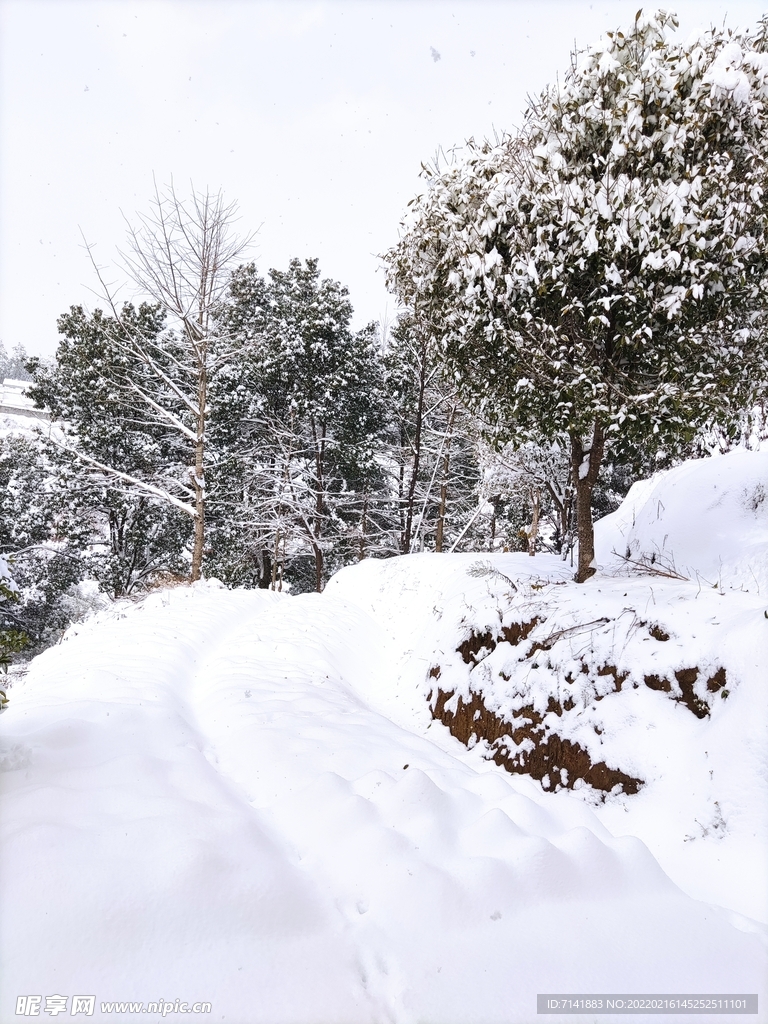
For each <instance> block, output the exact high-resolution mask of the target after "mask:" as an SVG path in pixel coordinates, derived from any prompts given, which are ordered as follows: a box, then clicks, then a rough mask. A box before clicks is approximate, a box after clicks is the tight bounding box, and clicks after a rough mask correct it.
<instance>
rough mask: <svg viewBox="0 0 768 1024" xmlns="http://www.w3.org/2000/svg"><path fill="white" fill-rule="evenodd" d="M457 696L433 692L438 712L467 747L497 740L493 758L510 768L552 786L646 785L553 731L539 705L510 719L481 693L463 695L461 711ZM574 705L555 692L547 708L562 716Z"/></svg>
mask: <svg viewBox="0 0 768 1024" xmlns="http://www.w3.org/2000/svg"><path fill="white" fill-rule="evenodd" d="M454 696H455V693H454V692H446V691H445V690H440V689H438V690H437V691H433V693H432V694H431V695H430V704H431V707H432V717H433V718H436V719H437V720H438V721H440V722H442V723H443V724H444V725H446V726H447V727H448V729H449V730H450V732H451V733H452V735H454V736H455V737H456V738H457V739H458V740H460V741H461V742H462V743H464V744H465V745H467V746H468V745H469V743H470V741H471V739H472V737H474V738H475V740H480V739H484V740H487V741H488V743H489V744H490V745H491V749H492V755H491V756H492V759H493V760H494V761H495V762H496V764H498V765H500V766H501V767H502V768H505V769H506V770H507V771H508V772H511V773H513V774H516V775H530V776H532V777H533V778H534V779H538V780H539V781H540V782H542V784H543V785H544V786H545V788H552V789H555V788H559V787H563V788H565V789H573V787H574V784H575V782H576V780H577V779H582V780H583V781H584V782H586V783H587V784H588V785H590V786H592V787H593V788H594V789H598V790H602V791H603V792H606V793H607V792H610V791H611V790H612V789H614V787H615V786H620V787H621V790H622V792H624V793H630V794H631V793H637V792H638V790H639V789H640V787H641V786H642V785H643V781H642V779H635V778H633V777H632V776H631V775H627V774H625V773H624V772H622V771H619V770H618V769H617V768H609V766H608V765H607V764H606V763H605V761H598V762H597V763H594V762H593V761H592V758H591V757H590V755H589V753H588V752H587V751H586V750H585V749H584V748H583V747H581V746H579V744H578V743H573V742H571V741H570V740H567V739H562V738H561V737H560V736H558V735H557V734H556V733H552V732H547V730H546V729H545V727H544V724H543V716H542V715H540V714H539V713H538V712H537V711H535V710H534V708H533V707H524V708H520V709H519V710H518V711H514V712H513V713H512V719H513V720H512V721H508V720H507V719H505V718H502V717H501V716H499V715H497V714H495V713H494V712H493V711H489V710H488V708H487V707H486V706H485V704H484V702H483V699H482V697H481V696H480V694H478V693H471V694H470V699H469V701H464V700H463V698H462V697H461V696H459V697H458V699H457V700H456V702H455V710H451V709H449V708H447V707H446V704H447V703H448V702H449V701H450V700H451V698H452V697H454ZM573 706H574V705H573V703H571V702H570V701H569V700H566V701H565V704H564V705H561V704H560V702H559V701H557V700H555V699H554V697H550V699H549V706H548V707H547V711H551V712H554V713H555V714H556V715H558V717H559V716H562V714H563V712H564V711H569V710H571V708H573ZM524 740H529V741H530V743H529V744H526V747H527V749H523V750H514V749H513V744H514V746H519V745H520V744H521V743H523V741H524ZM530 744H533V746H532V747H531V746H530Z"/></svg>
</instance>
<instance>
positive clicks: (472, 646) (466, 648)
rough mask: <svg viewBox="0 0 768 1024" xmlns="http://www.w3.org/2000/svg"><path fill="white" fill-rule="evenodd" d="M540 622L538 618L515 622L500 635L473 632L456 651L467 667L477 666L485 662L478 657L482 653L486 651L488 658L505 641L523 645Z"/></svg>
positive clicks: (488, 632) (489, 631)
mask: <svg viewBox="0 0 768 1024" xmlns="http://www.w3.org/2000/svg"><path fill="white" fill-rule="evenodd" d="M540 621H541V620H540V619H538V618H533V619H531V620H530V621H529V622H513V623H511V625H509V626H505V627H504V628H503V629H502V631H501V633H499V634H494V633H493V632H491V630H488V631H487V632H486V633H475V632H472V633H470V634H469V636H468V637H467V639H466V640H464V641H463V642H462V643H460V644H459V646H458V647H457V648H456V650H457V652H458V653H459V654H460V655H461V658H462V661H463V662H464V664H465V665H477V663H478V662H479V661H482V660H483V659H482V658H480V657H478V655H479V654H480V653H481V651H485V652H486V656H487V655H488V654H490V653H491V652H492V651H494V650H495V649H496V646H497V644H500V643H502V642H503V641H506V642H507V643H508V644H513V645H515V646H516V645H517V644H519V643H522V641H523V640H525V639H526V637H527V636H528V634H529V633H530V632H531V631H532V630H533V629H535V628H536V626H538V624H539V622H540Z"/></svg>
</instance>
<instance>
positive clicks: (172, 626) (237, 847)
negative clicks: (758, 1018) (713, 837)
mask: <svg viewBox="0 0 768 1024" xmlns="http://www.w3.org/2000/svg"><path fill="white" fill-rule="evenodd" d="M390 670H391V669H390V662H389V654H388V650H387V646H386V639H385V636H384V634H383V632H382V631H380V629H379V626H378V625H377V623H376V622H375V621H374V619H373V618H372V617H371V616H369V615H367V614H366V613H365V612H364V611H362V610H361V609H360V608H359V607H356V606H353V605H351V604H349V603H346V602H345V601H344V600H342V599H341V598H340V597H334V596H333V593H328V594H325V595H322V596H315V595H307V596H304V597H299V598H288V597H280V596H278V595H274V594H269V593H263V592H253V591H250V592H248V591H234V592H231V591H226V590H224V589H221V588H218V587H216V586H215V585H213V584H207V585H199V586H196V587H194V588H179V589H177V590H174V591H167V592H163V593H160V594H157V595H154V596H153V597H151V598H150V599H148V600H147V601H145V602H144V603H143V604H141V605H139V606H136V607H134V608H131V609H129V610H128V611H127V613H126V614H125V616H124V617H123V618H122V619H119V620H113V621H101V622H98V623H93V624H89V625H87V626H85V627H83V628H82V629H81V630H80V633H79V635H77V636H72V637H70V638H69V639H68V640H67V641H66V642H65V643H64V644H62V645H60V646H59V647H57V648H56V649H54V650H52V651H50V652H47V653H46V654H45V655H44V656H43V657H41V658H40V659H38V660H37V662H36V663H35V666H34V668H33V670H32V672H31V673H30V676H29V677H28V680H27V682H26V684H25V685H23V686H19V687H16V688H14V691H13V701H12V706H11V708H10V709H9V711H8V712H6V713H5V714H4V715H3V717H2V720H0V740H1V741H2V748H1V749H0V756H1V757H2V768H3V769H4V771H3V775H2V780H3V794H4V812H3V816H2V827H3V833H2V868H3V871H2V891H0V899H1V900H2V906H3V912H2V917H1V918H0V927H1V928H2V936H1V941H2V948H1V949H0V963H2V978H0V982H1V984H0V992H1V993H2V995H1V996H0V1020H3V1021H5V1020H9V1019H11V1018H12V1016H13V1010H14V1004H15V1000H16V996H17V995H20V994H39V995H42V996H46V995H49V994H53V993H58V994H66V995H72V994H74V993H88V994H91V993H93V994H95V995H96V1012H95V1015H94V1019H104V1020H115V1019H116V1017H115V1015H114V1014H106V1015H103V1016H100V1013H99V1003H100V1002H102V1001H106V1000H137V1001H143V1002H145V1003H147V1002H149V1001H151V1000H159V999H164V1000H170V1001H173V1000H175V999H177V998H180V999H184V1000H188V1001H189V1002H190V1003H191V1002H193V1001H194V1000H209V1001H211V1002H212V1003H213V1010H212V1014H211V1016H210V1017H209V1018H208V1019H213V1020H217V1021H218V1020H222V1021H227V1022H231V1024H257V1022H262V1021H263V1022H265V1024H282V1022H297V1024H298V1022H307V1024H324V1022H328V1024H331V1022H332V1024H342V1022H346V1021H348V1022H350V1024H362V1022H366V1021H377V1022H379V1021H380V1022H387V1021H396V1022H401V1024H407V1022H416V1021H420V1022H427V1021H430V1022H435V1024H442V1022H445V1024H449V1022H452V1024H463V1022H470V1021H473V1022H475V1021H476V1022H478V1024H481V1022H482V1024H492V1022H495V1021H498V1022H513V1021H514V1022H517V1021H519V1022H524V1021H529V1020H531V1019H533V1015H534V1014H535V1012H536V994H537V993H538V992H542V993H543V992H566V991H576V992H651V991H654V992H697V991H699V992H713V991H717V992H754V991H756V990H758V991H760V993H761V997H764V995H765V988H764V985H762V984H761V985H758V984H757V982H758V980H759V979H764V978H765V968H766V960H765V948H764V943H763V942H762V941H761V932H760V930H759V929H757V928H756V929H752V928H751V927H750V925H749V923H748V922H745V921H744V920H743V919H739V918H737V917H736V915H733V914H730V913H728V912H726V911H723V910H719V909H716V908H712V907H708V906H707V905H705V904H702V903H697V902H695V901H693V900H691V899H689V898H688V897H686V896H685V895H683V893H681V892H680V890H678V889H677V888H676V887H675V886H673V885H672V883H671V882H670V881H669V880H668V879H667V877H666V876H665V875H664V874H663V873H662V872H661V870H660V868H659V867H658V865H657V863H656V861H655V860H654V859H653V857H652V856H651V855H650V853H649V852H648V850H647V849H646V848H645V847H644V846H643V845H642V844H641V843H640V842H639V841H638V840H636V839H633V838H628V837H624V838H613V837H612V836H611V835H610V834H609V833H608V832H607V831H606V830H605V829H604V828H603V826H601V825H600V823H599V822H598V820H597V818H596V817H595V816H594V815H593V814H592V812H591V811H590V810H589V809H588V808H587V807H586V806H585V805H583V804H581V803H579V802H578V801H577V800H575V799H574V800H571V801H559V802H558V804H557V808H556V813H555V812H554V811H553V805H552V803H551V802H550V803H549V804H547V801H546V794H543V793H542V792H541V789H540V787H538V786H536V785H535V784H534V783H532V782H530V780H527V779H525V778H521V777H511V776H507V775H505V774H504V773H503V772H501V771H500V770H495V769H494V770H492V771H485V772H478V771H476V770H475V769H474V767H472V765H471V764H470V763H469V762H468V760H467V759H464V758H460V757H457V756H454V755H453V754H452V753H451V751H450V749H449V745H446V744H445V743H444V742H443V743H441V742H436V741H435V740H433V739H432V738H431V736H430V728H431V727H430V728H422V727H421V725H420V723H419V722H417V721H415V720H414V723H413V728H407V727H406V725H405V724H404V720H402V719H401V718H400V717H398V722H399V724H398V723H396V722H395V721H393V719H392V717H390V716H388V715H386V714H382V713H381V709H382V706H383V705H382V704H380V703H378V704H377V702H376V701H375V700H373V701H372V696H371V695H372V694H375V693H376V692H378V691H380V690H381V689H382V686H383V685H385V684H386V679H387V673H388V672H389V671H390ZM372 703H373V704H377V706H378V707H379V710H376V709H375V708H374V707H373V706H372ZM436 728H438V729H442V727H440V726H437V727H436ZM125 1019H133V1018H131V1017H130V1016H127V1017H126V1018H125ZM143 1019H147V1018H146V1016H145V1017H144V1018H143ZM166 1019H179V1018H178V1017H177V1015H175V1014H170V1015H169V1017H167V1018H166ZM181 1019H183V1018H181ZM568 1019H569V1020H573V1021H578V1020H580V1019H584V1020H587V1019H589V1020H591V1019H592V1018H591V1017H585V1018H579V1017H569V1018H568ZM622 1019H624V1020H630V1019H631V1018H629V1017H623V1018H622ZM666 1019H667V1020H674V1019H676V1018H675V1017H667V1018H666ZM680 1019H683V1018H680ZM685 1019H686V1020H690V1019H691V1018H690V1017H686V1018H685ZM721 1019H728V1018H727V1017H726V1018H721Z"/></svg>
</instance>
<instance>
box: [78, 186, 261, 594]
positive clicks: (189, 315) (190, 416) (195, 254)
mask: <svg viewBox="0 0 768 1024" xmlns="http://www.w3.org/2000/svg"><path fill="white" fill-rule="evenodd" d="M236 211H237V207H236V205H235V204H234V203H230V204H228V205H227V204H225V202H224V198H223V196H222V194H221V192H219V193H218V194H216V195H212V194H211V193H210V192H205V193H202V192H196V191H194V190H193V191H192V194H191V197H190V198H189V199H188V200H186V201H185V200H183V199H181V198H180V197H179V195H178V194H177V192H176V190H175V188H174V186H173V184H171V185H169V186H167V187H166V188H165V190H163V191H161V190H160V189H159V188H158V187H157V186H156V187H155V195H154V198H153V200H152V204H151V211H150V213H149V214H147V215H140V216H139V218H138V221H137V223H136V225H134V226H130V225H129V230H128V245H127V249H126V251H125V252H124V253H121V256H122V264H123V268H124V270H125V272H126V273H127V275H128V277H129V278H130V280H131V281H132V282H133V283H134V284H135V285H136V286H137V287H138V288H139V289H140V290H141V292H142V294H144V295H145V296H147V297H149V298H151V299H152V302H153V303H154V304H155V306H156V309H157V310H158V312H159V313H161V314H162V315H163V316H164V318H165V319H166V323H167V329H166V330H165V331H164V332H162V333H160V334H158V333H156V332H154V331H149V332H145V331H143V330H142V329H141V328H140V326H137V324H136V322H135V321H133V320H130V319H126V318H125V317H124V315H123V310H124V309H125V308H126V307H123V309H122V310H121V309H119V308H118V305H117V301H116V297H115V294H114V292H113V291H112V289H111V287H110V286H109V285H108V284H107V283H106V281H105V279H104V276H103V273H102V271H101V270H100V269H99V268H96V270H97V274H98V277H99V281H100V284H101V288H102V293H103V298H104V299H105V300H106V301H107V302H108V303H109V308H110V311H111V314H112V319H113V321H114V323H115V329H114V338H113V340H114V342H115V344H116V345H118V346H119V347H121V348H122V349H123V351H124V352H125V353H126V355H127V356H128V357H129V358H130V359H131V360H133V361H134V362H138V363H139V364H141V366H142V367H143V369H144V373H143V377H142V380H141V381H137V380H135V379H133V378H132V377H131V376H128V375H126V376H124V377H122V378H120V379H116V380H115V385H116V386H117V387H118V388H119V390H120V393H121V400H122V401H123V402H124V404H126V405H127V406H128V407H130V408H134V409H140V410H142V411H143V412H142V415H144V416H146V414H147V412H149V413H151V415H152V417H154V421H155V423H156V424H157V425H158V426H163V427H165V428H166V429H168V430H171V431H173V432H175V434H176V435H177V436H178V438H179V439H180V440H182V441H183V442H184V443H185V445H186V448H187V452H188V458H187V460H186V466H185V467H184V468H183V470H182V472H181V473H180V475H179V476H178V477H177V479H176V480H175V481H174V482H173V485H172V486H168V487H165V488H158V487H157V486H156V485H148V484H147V483H146V481H142V480H129V479H127V477H126V475H125V473H122V472H121V471H120V470H119V468H118V467H115V466H107V467H103V466H102V467H101V468H102V469H106V471H112V472H113V473H114V474H115V475H116V476H119V477H120V478H121V479H122V480H123V481H124V482H125V483H129V484H131V485H132V486H133V487H134V488H136V489H138V490H139V491H142V492H143V493H145V494H146V495H152V496H153V497H154V498H155V499H158V498H159V499H160V500H164V501H166V502H167V503H169V504H171V505H174V506H175V507H176V508H179V509H181V510H182V511H184V512H186V513H187V514H189V515H190V516H191V517H192V519H193V522H194V537H193V543H192V565H191V574H190V577H191V579H192V580H193V581H194V580H197V579H199V578H200V574H201V570H202V563H203V553H204V548H205V515H206V503H207V497H208V493H207V490H206V473H207V471H208V470H209V468H210V463H211V453H210V451H209V449H208V447H207V438H206V427H207V424H208V417H209V402H208V388H209V385H210V380H211V376H212V374H213V373H215V372H216V370H217V369H218V368H219V367H220V366H221V365H222V364H223V363H225V362H226V361H227V360H228V359H229V358H230V357H231V346H230V344H229V338H228V337H227V336H226V335H225V334H223V333H222V332H221V330H220V325H219V319H218V313H219V310H220V307H221V303H222V300H223V299H224V297H225V294H226V292H227V289H228V287H229V275H230V271H231V270H232V267H233V264H234V263H235V261H236V260H237V258H238V257H239V256H240V255H241V254H242V253H243V251H244V249H245V248H246V247H247V246H248V244H249V243H250V238H245V239H242V238H239V237H238V236H237V235H235V234H234V233H233V231H232V227H233V223H234V221H235V219H236ZM89 252H90V249H89ZM94 266H96V264H95V262H94Z"/></svg>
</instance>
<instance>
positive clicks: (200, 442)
mask: <svg viewBox="0 0 768 1024" xmlns="http://www.w3.org/2000/svg"><path fill="white" fill-rule="evenodd" d="M198 344H200V343H199V342H198ZM204 344H205V342H203V345H204ZM207 392H208V372H207V367H206V365H205V349H203V354H202V358H201V361H200V365H199V366H198V384H197V424H196V426H197V431H196V433H197V442H196V444H195V471H194V475H193V477H192V486H193V489H194V492H195V537H194V543H193V546H192V572H191V575H190V579H191V581H192V583H194V582H195V580H199V579H200V577H201V575H202V570H203V549H204V547H205V476H204V463H205V419H206V404H207V401H208V394H207Z"/></svg>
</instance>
